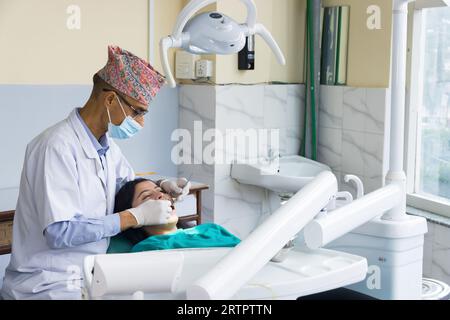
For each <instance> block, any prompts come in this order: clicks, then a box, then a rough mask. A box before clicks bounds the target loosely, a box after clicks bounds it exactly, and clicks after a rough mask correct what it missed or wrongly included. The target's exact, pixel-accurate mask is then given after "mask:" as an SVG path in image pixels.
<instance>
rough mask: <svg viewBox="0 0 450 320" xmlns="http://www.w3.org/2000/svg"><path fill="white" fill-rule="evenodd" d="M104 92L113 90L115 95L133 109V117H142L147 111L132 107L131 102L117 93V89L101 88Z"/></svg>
mask: <svg viewBox="0 0 450 320" xmlns="http://www.w3.org/2000/svg"><path fill="white" fill-rule="evenodd" d="M103 91H104V92H114V93H115V94H117V96H118V97H119V98H120V99H121V100H122V101H123V102H124V103H125V105H126V106H127V107H129V108H130V109H131V110H133V114H134V116H133V119H135V118H138V117H144V116H145V115H146V114H147V113H148V110H142V109H136V108H135V107H133V106H132V105H131V104H129V103H128V102H127V101H126V100H125V98H124V97H122V95H121V94H120V93H118V92H117V91H114V90H109V89H103Z"/></svg>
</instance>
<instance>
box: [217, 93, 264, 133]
mask: <svg viewBox="0 0 450 320" xmlns="http://www.w3.org/2000/svg"><path fill="white" fill-rule="evenodd" d="M216 94H217V97H216V102H215V103H216V105H215V106H214V105H213V106H211V107H212V108H214V107H215V108H216V120H217V122H216V127H217V128H218V129H221V130H224V129H258V128H264V86H262V85H255V86H217V87H216Z"/></svg>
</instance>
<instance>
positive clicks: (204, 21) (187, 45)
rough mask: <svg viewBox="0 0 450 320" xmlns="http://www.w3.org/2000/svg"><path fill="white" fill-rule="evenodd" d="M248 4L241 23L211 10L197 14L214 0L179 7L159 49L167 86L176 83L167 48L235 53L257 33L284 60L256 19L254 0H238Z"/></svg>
mask: <svg viewBox="0 0 450 320" xmlns="http://www.w3.org/2000/svg"><path fill="white" fill-rule="evenodd" d="M241 1H242V2H243V3H244V4H245V5H246V7H247V11H248V16H247V21H246V23H244V24H239V23H238V22H236V21H235V20H233V19H232V18H230V17H228V16H226V15H224V14H222V13H219V12H216V11H213V12H206V13H201V14H198V15H196V16H195V17H194V15H195V13H197V12H198V11H199V10H200V9H202V8H204V7H206V6H208V5H210V4H212V3H214V2H217V0H192V1H191V2H189V3H188V5H187V6H186V7H185V8H184V9H183V10H182V11H181V13H180V15H179V16H178V19H177V22H176V24H175V27H174V29H173V33H172V35H170V36H167V37H165V38H162V39H161V42H160V51H161V59H162V65H163V69H164V73H165V74H166V77H167V80H168V83H169V85H170V87H172V88H174V87H175V86H176V82H175V79H174V77H173V74H172V71H171V70H170V66H169V59H168V51H169V49H170V48H182V49H183V50H185V51H187V52H190V53H193V54H221V55H226V54H234V53H238V52H239V51H241V50H242V49H243V48H244V46H245V41H246V38H247V37H248V36H252V35H255V34H259V35H260V36H261V37H262V38H263V39H264V41H265V42H266V43H267V44H268V46H269V47H270V48H271V49H272V51H273V52H274V54H275V56H276V58H277V60H278V62H279V63H280V64H282V65H285V64H286V60H285V58H284V55H283V52H282V51H281V49H280V47H279V46H278V44H277V43H276V41H275V40H274V39H273V37H272V35H271V34H270V32H269V31H268V30H267V29H266V27H264V26H263V25H262V24H260V23H256V18H257V10H256V5H255V3H254V1H253V0H241Z"/></svg>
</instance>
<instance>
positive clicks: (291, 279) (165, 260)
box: [83, 172, 368, 300]
mask: <svg viewBox="0 0 450 320" xmlns="http://www.w3.org/2000/svg"><path fill="white" fill-rule="evenodd" d="M336 192H337V181H336V177H335V176H334V175H333V174H332V173H330V172H323V173H321V174H320V175H319V176H318V177H317V178H316V179H315V180H314V181H313V182H311V183H310V184H308V185H307V186H306V187H304V188H303V189H302V190H300V191H299V192H298V193H297V194H296V195H295V196H294V197H293V198H291V199H290V200H289V201H288V202H287V203H286V204H285V205H283V206H282V207H281V208H280V209H279V210H277V211H276V212H275V213H273V214H272V215H271V217H270V218H268V219H267V220H266V221H265V222H264V223H263V224H262V225H260V226H259V227H258V228H256V229H255V230H254V232H253V233H251V234H250V236H249V237H248V238H247V239H245V240H243V241H242V242H241V243H240V244H239V245H238V246H237V247H235V248H231V249H230V248H217V249H214V248H213V249H211V248H208V249H183V250H167V251H152V252H141V253H132V254H117V255H97V256H88V257H86V259H85V262H84V282H85V285H84V289H83V297H84V298H85V299H154V300H158V299H164V300H166V299H176V300H182V299H189V300H227V299H232V300H241V299H242V300H272V299H282V300H292V299H297V298H299V297H302V296H307V295H311V294H314V293H319V292H324V291H328V290H332V289H336V288H340V287H344V286H347V285H350V284H353V283H357V282H360V281H362V280H364V279H365V277H366V273H367V269H368V266H367V260H366V258H363V257H360V256H357V255H353V254H348V253H344V252H339V251H333V250H328V249H316V250H311V249H308V248H307V247H306V245H305V243H304V241H303V240H302V239H301V237H298V238H297V239H296V240H294V241H292V239H293V238H295V237H296V236H297V235H298V234H299V232H300V231H301V230H302V229H303V228H304V227H305V226H306V225H307V224H308V223H310V222H311V221H312V220H313V219H314V218H315V217H316V216H317V214H318V213H319V212H320V211H321V209H323V208H324V207H325V206H326V205H327V204H328V202H329V201H330V199H331V198H332V197H333V196H334V195H335V194H336ZM287 243H290V244H291V246H289V247H286V244H287Z"/></svg>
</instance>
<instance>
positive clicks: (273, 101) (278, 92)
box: [264, 85, 300, 129]
mask: <svg viewBox="0 0 450 320" xmlns="http://www.w3.org/2000/svg"><path fill="white" fill-rule="evenodd" d="M287 113H288V86H283V85H272V86H264V128H267V129H273V128H276V129H278V128H283V127H285V126H287V125H288V124H287V121H286V115H287ZM299 119H300V117H299Z"/></svg>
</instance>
